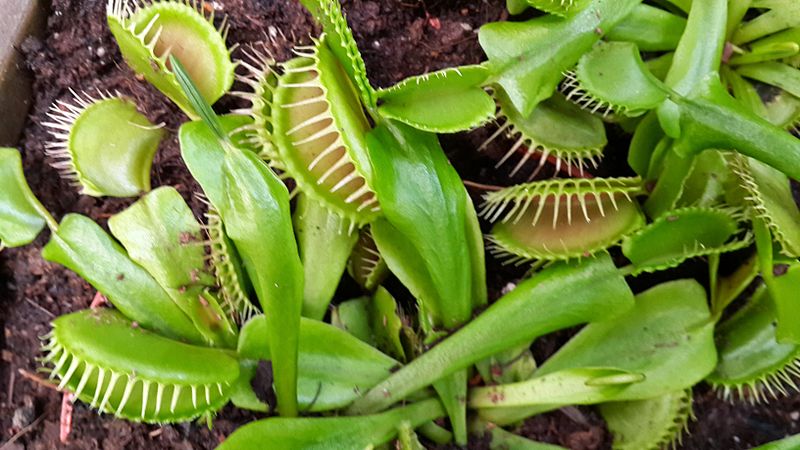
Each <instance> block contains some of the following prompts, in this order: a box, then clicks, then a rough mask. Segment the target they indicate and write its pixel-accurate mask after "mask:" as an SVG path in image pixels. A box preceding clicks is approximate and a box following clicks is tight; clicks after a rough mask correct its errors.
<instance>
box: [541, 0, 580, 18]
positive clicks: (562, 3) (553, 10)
mask: <svg viewBox="0 0 800 450" xmlns="http://www.w3.org/2000/svg"><path fill="white" fill-rule="evenodd" d="M526 1H527V2H528V4H529V5H531V6H533V7H534V8H536V9H538V10H540V11H544V12H546V13H548V14H554V15H556V16H560V17H569V16H572V15H575V14H576V13H577V12H578V11H581V10H582V9H583V8H586V6H587V5H588V4H589V3H590V2H589V1H588V0H526Z"/></svg>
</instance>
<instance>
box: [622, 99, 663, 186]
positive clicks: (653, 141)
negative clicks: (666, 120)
mask: <svg viewBox="0 0 800 450" xmlns="http://www.w3.org/2000/svg"><path fill="white" fill-rule="evenodd" d="M662 139H664V132H663V131H662V130H661V125H659V123H658V115H657V114H656V113H655V111H651V112H649V113H647V115H645V116H644V118H643V119H642V121H641V122H639V125H637V126H636V130H635V131H634V132H633V138H631V145H630V147H629V148H628V165H630V166H631V168H632V169H633V170H634V172H636V173H637V174H639V176H641V177H646V176H647V172H648V169H649V167H650V160H651V158H652V157H653V154H654V153H655V151H656V147H657V146H659V145H661V144H660V142H661V141H662Z"/></svg>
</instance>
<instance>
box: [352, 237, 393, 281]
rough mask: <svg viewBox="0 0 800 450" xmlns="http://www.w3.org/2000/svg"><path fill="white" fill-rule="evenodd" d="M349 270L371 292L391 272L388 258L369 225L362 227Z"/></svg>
mask: <svg viewBox="0 0 800 450" xmlns="http://www.w3.org/2000/svg"><path fill="white" fill-rule="evenodd" d="M347 271H348V273H349V274H350V276H351V277H353V279H354V280H355V281H356V282H357V283H358V284H359V285H360V286H361V287H362V288H364V289H365V290H367V291H370V292H371V291H374V290H375V288H376V287H377V286H378V285H380V284H381V283H382V282H383V280H384V279H385V278H386V276H387V275H388V274H389V268H388V267H386V260H384V259H383V256H381V253H380V252H379V251H378V247H377V246H376V245H375V240H374V239H373V238H372V232H371V231H370V230H369V228H367V227H365V228H362V229H361V232H360V233H359V236H358V240H357V241H356V244H355V247H354V248H353V253H352V254H351V255H350V261H349V262H348V264H347Z"/></svg>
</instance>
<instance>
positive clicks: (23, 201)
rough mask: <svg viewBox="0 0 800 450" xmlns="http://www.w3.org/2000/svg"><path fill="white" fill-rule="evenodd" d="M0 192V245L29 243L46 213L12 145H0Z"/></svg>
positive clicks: (34, 236)
mask: <svg viewBox="0 0 800 450" xmlns="http://www.w3.org/2000/svg"><path fill="white" fill-rule="evenodd" d="M0 192H2V193H3V194H2V196H0V248H3V247H19V246H21V245H26V244H30V243H31V242H33V240H34V239H36V236H38V235H39V232H40V231H42V228H44V226H45V218H49V217H50V215H49V214H46V211H45V210H44V207H43V206H42V204H41V203H39V200H38V199H37V198H36V197H35V196H34V195H33V192H31V188H30V187H28V182H27V181H26V180H25V175H24V174H23V173H22V158H20V155H19V152H18V151H17V150H15V149H13V148H0ZM50 220H52V218H50Z"/></svg>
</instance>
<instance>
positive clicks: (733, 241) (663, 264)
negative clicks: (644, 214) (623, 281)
mask: <svg viewBox="0 0 800 450" xmlns="http://www.w3.org/2000/svg"><path fill="white" fill-rule="evenodd" d="M741 220H742V216H741V214H740V213H737V212H736V211H733V210H725V209H719V208H702V207H686V208H681V209H674V210H672V211H669V212H668V213H667V214H665V215H663V216H661V217H659V218H658V219H656V220H655V221H653V223H651V224H649V225H647V226H646V227H644V228H642V229H641V230H639V231H638V232H636V233H634V234H632V235H630V236H627V237H626V238H625V239H624V240H623V242H622V253H623V254H624V255H625V257H627V258H628V259H629V260H630V261H631V263H632V264H633V268H634V273H641V272H654V271H659V270H665V269H667V268H670V267H676V266H678V265H679V264H681V263H682V262H684V261H686V260H687V259H690V258H696V257H699V256H709V255H718V254H721V253H726V252H731V251H734V250H740V249H742V248H745V247H748V246H749V245H750V244H752V235H751V234H749V233H746V234H744V235H743V236H742V235H741V234H742V233H741V232H740V228H739V223H740V221H741Z"/></svg>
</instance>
